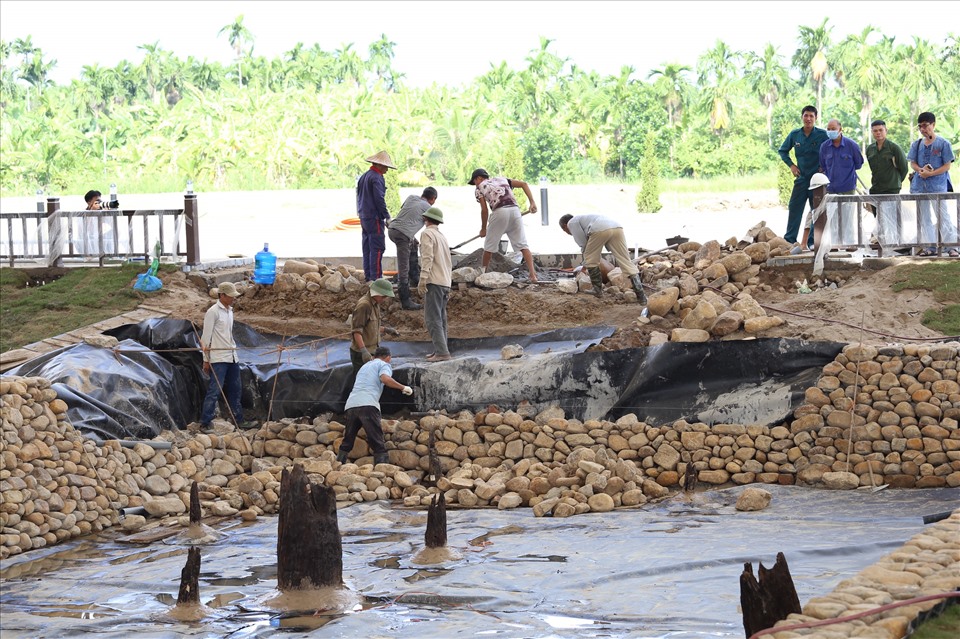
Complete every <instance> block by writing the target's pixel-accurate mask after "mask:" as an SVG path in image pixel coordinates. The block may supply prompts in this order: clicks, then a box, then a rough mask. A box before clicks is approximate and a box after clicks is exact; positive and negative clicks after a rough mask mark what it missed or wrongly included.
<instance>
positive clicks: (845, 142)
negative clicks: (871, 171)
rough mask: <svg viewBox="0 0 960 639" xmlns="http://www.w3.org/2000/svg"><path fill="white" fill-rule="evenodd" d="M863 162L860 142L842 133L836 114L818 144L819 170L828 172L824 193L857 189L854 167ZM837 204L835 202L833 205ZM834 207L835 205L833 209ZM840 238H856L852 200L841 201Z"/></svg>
mask: <svg viewBox="0 0 960 639" xmlns="http://www.w3.org/2000/svg"><path fill="white" fill-rule="evenodd" d="M861 166H863V154H861V153H860V146H859V145H858V144H857V143H856V142H854V141H853V140H851V139H850V138H848V137H845V136H844V135H843V127H841V126H840V121H839V120H837V119H836V118H834V119H832V120H830V121H829V122H828V123H827V141H826V142H824V143H823V144H821V145H820V172H821V173H823V174H824V175H826V176H827V179H829V180H830V184H829V185H828V186H827V193H831V194H833V195H853V194H855V193H856V192H857V169H859V168H860V167H861ZM834 206H836V205H834ZM834 210H836V209H834ZM839 212H840V238H838V239H839V242H841V243H844V244H852V243H854V242H856V240H857V238H856V228H857V224H856V219H855V217H854V216H855V215H856V213H857V207H856V205H854V204H841V205H840V211H839Z"/></svg>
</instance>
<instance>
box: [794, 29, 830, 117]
mask: <svg viewBox="0 0 960 639" xmlns="http://www.w3.org/2000/svg"><path fill="white" fill-rule="evenodd" d="M828 19H829V18H824V19H823V22H822V23H821V24H820V26H819V27H817V28H815V29H813V28H810V27H804V26H801V27H800V35H799V37H798V40H799V42H800V45H799V46H798V47H797V50H796V51H795V52H794V54H793V66H794V68H796V69H797V71H799V72H800V75H801V77H802V78H803V81H804V82H806V80H807V78H810V79H812V81H813V84H814V85H815V86H816V88H817V112H818V113H823V109H822V103H823V79H824V78H825V77H826V75H827V69H828V67H829V64H828V63H827V49H828V48H829V47H830V31H831V30H832V29H833V27H832V26H830V27H828V26H827V20H828ZM808 73H809V75H808Z"/></svg>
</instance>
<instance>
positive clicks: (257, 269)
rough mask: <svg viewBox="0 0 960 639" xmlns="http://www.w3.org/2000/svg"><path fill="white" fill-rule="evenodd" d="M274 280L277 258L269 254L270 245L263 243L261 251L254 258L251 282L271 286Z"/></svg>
mask: <svg viewBox="0 0 960 639" xmlns="http://www.w3.org/2000/svg"><path fill="white" fill-rule="evenodd" d="M276 278H277V256H276V255H274V254H273V253H271V252H270V245H269V244H267V243H264V245H263V250H262V251H260V252H259V253H257V256H256V257H255V258H254V263H253V281H254V282H256V283H257V284H273V281H274V280H275V279H276Z"/></svg>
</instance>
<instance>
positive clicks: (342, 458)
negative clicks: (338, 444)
mask: <svg viewBox="0 0 960 639" xmlns="http://www.w3.org/2000/svg"><path fill="white" fill-rule="evenodd" d="M337 461H338V462H340V463H341V464H346V463H347V453H345V452H343V451H342V450H341V451H340V452H338V453H337Z"/></svg>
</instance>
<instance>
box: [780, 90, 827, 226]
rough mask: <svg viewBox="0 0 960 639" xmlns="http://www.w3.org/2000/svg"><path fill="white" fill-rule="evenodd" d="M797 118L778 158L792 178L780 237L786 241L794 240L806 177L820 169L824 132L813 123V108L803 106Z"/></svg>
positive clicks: (806, 190)
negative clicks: (799, 124) (798, 122)
mask: <svg viewBox="0 0 960 639" xmlns="http://www.w3.org/2000/svg"><path fill="white" fill-rule="evenodd" d="M800 118H801V119H802V120H803V126H802V127H800V128H799V129H794V130H793V131H791V132H790V135H788V136H787V139H785V140H784V141H783V144H781V145H780V150H779V153H780V159H781V160H783V162H784V164H786V165H787V166H789V167H790V172H791V173H793V177H794V181H793V192H792V193H791V194H790V204H789V206H788V207H787V210H788V211H789V214H788V216H787V230H786V232H785V233H784V234H783V239H785V240H786V241H788V242H796V241H797V234H798V233H799V231H800V220H802V219H803V209H804V206H805V205H806V204H807V202H809V201H810V198H811V191H810V178H811V177H813V174H814V173H816V172H817V171H819V170H820V145H821V144H823V143H824V142H826V141H827V132H826V131H824V130H823V129H820V128H817V127H815V126H814V124H816V122H817V108H816V107H814V106H810V105H807V106H805V107H803V110H802V111H801V112H800ZM790 149H793V154H794V157H795V158H796V163H794V162H793V161H791V160H790ZM811 206H812V203H811Z"/></svg>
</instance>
